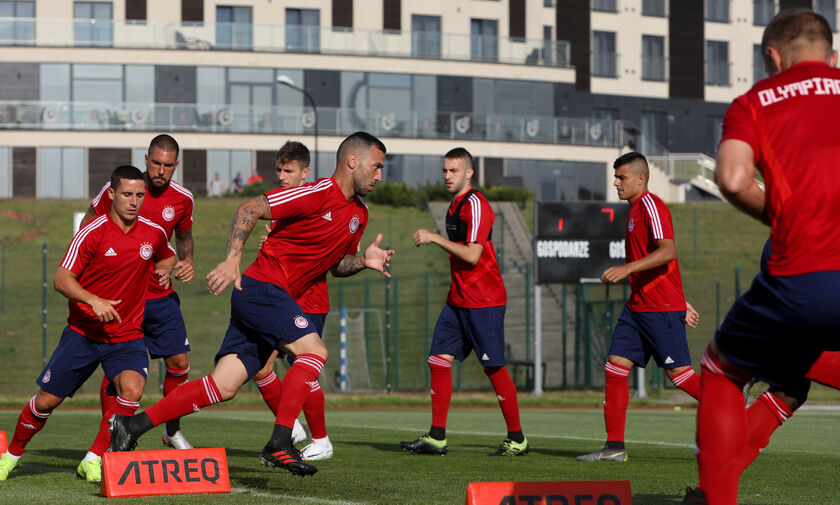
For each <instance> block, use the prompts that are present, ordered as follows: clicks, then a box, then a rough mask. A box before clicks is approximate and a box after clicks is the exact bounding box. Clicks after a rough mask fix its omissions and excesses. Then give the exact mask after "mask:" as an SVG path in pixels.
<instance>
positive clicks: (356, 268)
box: [330, 255, 365, 277]
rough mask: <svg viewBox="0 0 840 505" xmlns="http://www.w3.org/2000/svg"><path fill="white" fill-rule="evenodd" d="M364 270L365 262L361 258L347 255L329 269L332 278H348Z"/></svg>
mask: <svg viewBox="0 0 840 505" xmlns="http://www.w3.org/2000/svg"><path fill="white" fill-rule="evenodd" d="M364 268H365V262H364V260H363V259H362V257H361V256H351V255H347V256H345V257H343V258H341V261H339V262H338V263H336V264H335V265H333V267H332V268H331V269H330V273H332V275H333V277H349V276H351V275H353V274H355V273H356V272H360V271H362V270H363V269H364Z"/></svg>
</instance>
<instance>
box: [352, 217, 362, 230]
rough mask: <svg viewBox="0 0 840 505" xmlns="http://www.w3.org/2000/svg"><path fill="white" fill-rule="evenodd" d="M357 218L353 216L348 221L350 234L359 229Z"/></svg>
mask: <svg viewBox="0 0 840 505" xmlns="http://www.w3.org/2000/svg"><path fill="white" fill-rule="evenodd" d="M359 222H360V221H359V216H353V219H351V220H350V233H356V230H358V229H359Z"/></svg>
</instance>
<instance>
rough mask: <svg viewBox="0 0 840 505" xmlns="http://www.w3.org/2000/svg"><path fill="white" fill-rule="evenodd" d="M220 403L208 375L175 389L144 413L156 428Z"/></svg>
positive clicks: (217, 393) (214, 386) (220, 398)
mask: <svg viewBox="0 0 840 505" xmlns="http://www.w3.org/2000/svg"><path fill="white" fill-rule="evenodd" d="M220 401H222V395H221V393H219V389H218V388H217V387H216V383H215V382H214V381H213V378H212V377H210V376H209V375H208V376H206V377H204V378H201V379H198V380H194V381H190V382H186V383H184V384H183V385H182V386H180V387H178V388H175V390H174V391H172V392H171V393H170V394H168V395H166V396H164V397H163V399H161V400H160V401H159V402H157V403H155V404H154V405H152V406H151V407H149V408H147V409H146V410H145V411H144V412H145V413H146V415H147V416H149V419H150V420H151V421H152V423H153V424H154V425H155V426H157V425H159V424H160V423H165V422H166V421H171V420H173V419H178V418H179V417H183V416H185V415H187V414H192V413H193V412H198V410H199V409H202V408H204V407H207V406H208V405H213V404H214V403H219V402H220Z"/></svg>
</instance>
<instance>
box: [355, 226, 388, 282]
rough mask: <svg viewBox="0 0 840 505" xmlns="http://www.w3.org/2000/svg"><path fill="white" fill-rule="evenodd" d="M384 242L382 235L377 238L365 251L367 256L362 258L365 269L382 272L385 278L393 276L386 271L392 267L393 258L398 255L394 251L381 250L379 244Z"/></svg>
mask: <svg viewBox="0 0 840 505" xmlns="http://www.w3.org/2000/svg"><path fill="white" fill-rule="evenodd" d="M380 242H382V234H381V233H380V234H379V235H377V236H376V240H374V241H373V243H372V244H370V245H369V246H368V248H367V249H365V254H364V256H362V261H363V262H364V265H365V268H370V269H371V270H376V271H379V272H382V275H384V276H385V277H391V274H390V273H389V272H388V270H386V269H387V268H388V267H390V266H391V256H393V255H395V254H397V253H396V251H394V250H393V249H387V250H386V249H380V248H379V243H380Z"/></svg>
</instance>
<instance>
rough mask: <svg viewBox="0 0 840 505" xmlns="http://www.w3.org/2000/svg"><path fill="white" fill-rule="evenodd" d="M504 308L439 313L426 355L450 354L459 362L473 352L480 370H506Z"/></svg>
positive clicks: (446, 309) (455, 309)
mask: <svg viewBox="0 0 840 505" xmlns="http://www.w3.org/2000/svg"><path fill="white" fill-rule="evenodd" d="M505 308H506V307H505V306H504V305H502V306H499V307H488V308H483V309H464V308H461V307H453V306H452V305H449V304H446V305H444V306H443V310H441V311H440V316H438V320H437V323H436V324H435V333H434V336H433V337H432V346H431V348H430V349H429V355H430V356H431V355H435V354H451V355H453V356H455V358H457V359H458V360H459V361H464V358H466V357H467V356H469V355H470V351H472V350H475V355H476V357H477V358H478V361H479V363H481V366H485V367H497V366H505Z"/></svg>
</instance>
